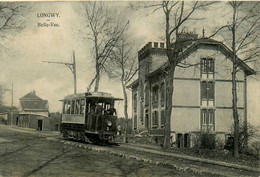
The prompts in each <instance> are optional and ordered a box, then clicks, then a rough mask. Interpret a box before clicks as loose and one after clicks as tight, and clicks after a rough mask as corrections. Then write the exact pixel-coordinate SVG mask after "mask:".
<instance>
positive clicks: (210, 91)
mask: <svg viewBox="0 0 260 177" xmlns="http://www.w3.org/2000/svg"><path fill="white" fill-rule="evenodd" d="M207 91H208V98H209V99H211V100H213V99H214V84H213V82H208V87H207Z"/></svg>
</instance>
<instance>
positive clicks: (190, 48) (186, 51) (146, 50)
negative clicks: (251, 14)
mask: <svg viewBox="0 0 260 177" xmlns="http://www.w3.org/2000/svg"><path fill="white" fill-rule="evenodd" d="M202 44H203V45H215V46H217V47H218V50H220V51H221V52H222V53H223V54H224V55H226V56H227V57H228V58H229V59H230V60H232V56H233V53H232V51H231V50H230V49H229V48H228V47H227V46H226V45H225V44H223V43H222V42H219V41H216V40H213V39H209V38H200V39H197V40H193V41H192V42H190V43H189V45H185V47H183V48H182V54H181V55H180V56H179V57H180V58H182V59H183V60H184V59H185V58H186V57H187V56H189V55H190V54H191V53H193V52H195V51H196V50H197V49H198V48H199V46H200V45H202ZM152 46H153V45H152V43H151V42H149V43H148V44H146V45H145V46H144V47H143V48H142V49H141V50H140V51H139V58H140V59H142V58H144V57H146V56H147V55H149V54H150V53H151V51H150V49H151V50H152V51H154V52H160V53H162V52H163V53H165V54H166V48H165V45H163V44H162V43H160V47H159V46H158V47H157V48H156V47H152ZM140 56H141V57H140ZM237 59H238V64H239V66H240V67H241V69H243V71H244V72H245V73H246V75H248V76H249V75H253V74H256V72H255V71H254V70H253V69H252V68H250V67H249V66H248V65H247V64H246V63H245V62H243V60H241V59H240V58H239V57H237ZM168 66H169V62H166V63H164V64H162V65H161V66H159V67H158V69H156V70H155V71H153V72H152V73H149V74H148V75H147V76H146V77H152V76H154V75H155V74H158V73H159V72H161V71H162V70H163V69H165V68H167V67H168ZM137 84H138V79H137V80H135V81H134V82H132V83H131V84H129V85H128V86H127V87H134V86H136V85H137Z"/></svg>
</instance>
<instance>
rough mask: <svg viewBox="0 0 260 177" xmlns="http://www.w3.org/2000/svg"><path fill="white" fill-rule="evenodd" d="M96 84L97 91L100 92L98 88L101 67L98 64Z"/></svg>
mask: <svg viewBox="0 0 260 177" xmlns="http://www.w3.org/2000/svg"><path fill="white" fill-rule="evenodd" d="M96 73H97V76H96V84H95V92H98V88H99V80H100V67H99V66H98V65H97V66H96Z"/></svg>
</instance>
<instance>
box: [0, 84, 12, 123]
mask: <svg viewBox="0 0 260 177" xmlns="http://www.w3.org/2000/svg"><path fill="white" fill-rule="evenodd" d="M0 90H1V91H4V92H9V93H10V94H11V96H12V97H11V98H12V99H11V108H10V114H11V116H10V117H11V120H10V125H11V126H12V120H13V112H12V110H13V106H14V85H13V83H12V88H11V89H0Z"/></svg>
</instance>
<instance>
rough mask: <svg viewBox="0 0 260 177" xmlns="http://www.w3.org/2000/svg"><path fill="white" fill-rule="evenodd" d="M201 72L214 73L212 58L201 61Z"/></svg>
mask: <svg viewBox="0 0 260 177" xmlns="http://www.w3.org/2000/svg"><path fill="white" fill-rule="evenodd" d="M201 71H202V73H213V72H214V60H213V58H202V59H201Z"/></svg>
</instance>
